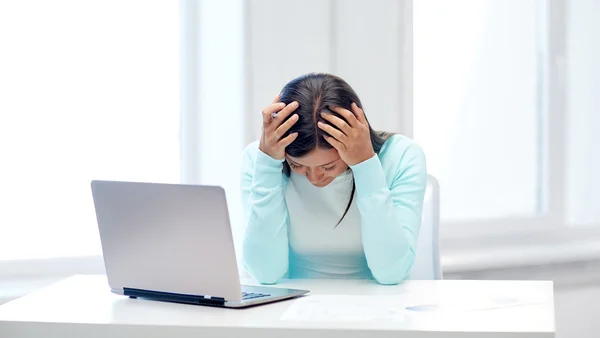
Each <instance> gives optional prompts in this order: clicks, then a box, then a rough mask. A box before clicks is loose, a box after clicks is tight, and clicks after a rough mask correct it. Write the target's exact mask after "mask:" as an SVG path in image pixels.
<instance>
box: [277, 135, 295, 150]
mask: <svg viewBox="0 0 600 338" xmlns="http://www.w3.org/2000/svg"><path fill="white" fill-rule="evenodd" d="M296 137H298V133H291V134H289V135H288V136H286V137H284V138H282V139H281V141H279V145H280V146H282V147H284V148H285V147H287V146H289V145H290V144H291V143H292V142H294V140H295V139H296Z"/></svg>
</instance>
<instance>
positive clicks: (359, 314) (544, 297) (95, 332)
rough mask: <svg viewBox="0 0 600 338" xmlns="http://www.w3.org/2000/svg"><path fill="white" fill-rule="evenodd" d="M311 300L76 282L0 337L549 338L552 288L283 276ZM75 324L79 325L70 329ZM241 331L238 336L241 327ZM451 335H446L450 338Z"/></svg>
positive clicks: (19, 308) (8, 315)
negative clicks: (199, 296) (230, 299)
mask: <svg viewBox="0 0 600 338" xmlns="http://www.w3.org/2000/svg"><path fill="white" fill-rule="evenodd" d="M282 286H286V287H293V288H306V289H309V290H311V291H312V292H311V295H309V296H306V297H303V298H299V299H295V300H287V301H282V302H278V303H273V304H266V305H261V306H257V307H253V308H249V309H245V310H236V309H223V308H212V307H204V306H195V305H184V304H175V303H167V302H158V301H149V300H141V299H129V298H126V297H124V296H118V295H114V294H112V293H110V290H109V287H108V284H107V281H106V278H105V277H104V276H76V277H72V278H69V279H66V280H64V281H62V282H59V283H57V284H55V285H52V286H50V287H48V288H46V289H43V290H40V291H38V292H35V293H33V294H30V295H27V296H25V297H23V298H20V299H17V300H15V301H12V302H9V303H7V304H4V305H2V306H0V336H1V337H23V338H29V337H48V338H53V337H91V336H93V337H111V338H120V337H146V336H148V337H155V338H156V337H182V338H187V337H208V336H219V337H244V338H253V337H257V338H258V337H260V338H271V337H277V338H279V337H286V336H293V337H299V336H305V337H316V336H319V337H325V336H327V337H331V338H337V337H340V338H341V337H343V338H349V337H350V338H352V337H364V336H365V330H367V331H369V332H368V336H369V337H374V338H378V337H403V338H415V337H420V338H423V337H427V338H437V337H447V336H448V335H447V334H448V333H449V332H461V335H460V337H478V338H486V337H490V338H491V337H494V338H504V337H520V338H528V337H532V338H533V337H536V338H540V337H542V338H543V337H554V331H555V326H554V299H553V285H552V282H535V281H452V280H440V281H406V282H405V283H403V284H401V285H395V286H381V285H378V284H377V283H376V282H375V281H369V280H356V279H354V280H350V279H348V280H286V281H283V283H282ZM73 323H78V324H82V325H72V324H73ZM241 329H243V330H241ZM453 337H455V336H453Z"/></svg>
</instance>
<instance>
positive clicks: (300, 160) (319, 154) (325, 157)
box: [286, 148, 340, 167]
mask: <svg viewBox="0 0 600 338" xmlns="http://www.w3.org/2000/svg"><path fill="white" fill-rule="evenodd" d="M286 156H287V158H288V159H289V160H291V161H293V162H294V163H297V164H300V165H303V166H307V167H320V166H323V165H327V164H331V163H332V162H335V161H337V160H339V159H340V155H339V154H338V152H337V150H335V149H333V148H331V149H322V148H317V149H315V150H313V151H311V152H309V153H308V154H306V155H304V156H301V157H293V156H290V155H286Z"/></svg>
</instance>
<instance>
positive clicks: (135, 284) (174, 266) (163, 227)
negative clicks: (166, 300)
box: [91, 181, 242, 301]
mask: <svg viewBox="0 0 600 338" xmlns="http://www.w3.org/2000/svg"><path fill="white" fill-rule="evenodd" d="M91 186H92V194H93V198H94V205H95V209H96V218H97V221H98V228H99V231H100V239H101V242H102V251H103V255H104V264H105V267H106V274H107V277H108V282H109V285H110V287H111V288H112V289H113V290H115V291H117V292H122V290H123V288H133V289H142V290H149V291H161V292H171V293H181V294H188V295H203V296H213V297H219V298H225V299H227V300H233V301H239V300H241V294H242V291H241V286H240V282H239V274H238V268H237V262H236V258H235V250H234V247H233V238H232V233H231V227H230V223H229V213H228V209H227V202H226V198H225V191H224V190H223V188H221V187H215V186H199V185H180V184H161V183H137V182H115V181H92V184H91Z"/></svg>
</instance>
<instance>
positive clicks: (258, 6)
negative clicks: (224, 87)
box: [246, 0, 412, 142]
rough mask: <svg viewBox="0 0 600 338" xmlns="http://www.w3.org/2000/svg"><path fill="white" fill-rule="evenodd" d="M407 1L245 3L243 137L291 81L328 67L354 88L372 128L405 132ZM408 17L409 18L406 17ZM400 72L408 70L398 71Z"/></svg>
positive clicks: (251, 135) (253, 134)
mask: <svg viewBox="0 0 600 338" xmlns="http://www.w3.org/2000/svg"><path fill="white" fill-rule="evenodd" d="M410 4H411V1H404V0H403V1H397V0H373V1H361V0H345V1H338V0H327V1H323V0H309V1H289V0H287V1H281V0H249V1H248V2H247V5H248V9H247V15H246V19H247V20H249V21H248V23H247V25H246V28H247V30H246V36H247V39H248V45H247V53H248V54H247V57H248V61H247V69H246V71H247V73H246V76H247V79H246V81H247V82H246V83H247V87H246V89H247V90H248V92H247V93H248V95H249V96H248V102H247V106H248V107H249V112H250V115H248V119H247V122H248V123H247V127H246V128H247V134H246V142H250V141H252V140H254V139H256V138H257V137H258V132H259V131H260V129H259V127H260V115H259V111H260V109H261V108H263V107H264V106H266V105H268V104H270V103H271V101H272V100H273V97H275V95H277V94H278V93H279V90H280V89H281V88H282V87H283V86H284V85H285V84H286V83H287V82H288V81H290V80H292V79H293V78H295V77H297V76H299V75H302V74H304V73H308V72H329V73H333V74H335V75H338V76H340V77H342V78H343V79H345V80H346V81H347V82H348V83H349V84H350V85H351V86H352V87H353V88H354V89H355V91H356V92H357V94H358V95H359V97H360V98H361V101H362V103H363V105H364V107H365V113H366V114H367V116H368V118H369V120H370V121H371V124H372V125H373V127H374V129H383V130H389V131H395V132H403V133H408V134H410V129H411V128H409V126H408V125H407V124H406V123H405V121H404V120H403V113H404V112H406V111H410V109H412V104H411V102H412V97H411V93H410V92H407V91H404V88H405V87H407V86H408V87H410V86H409V84H411V83H412V77H411V76H412V75H411V71H410V69H412V64H411V59H412V58H411V56H410V55H411V53H410V50H411V49H410V48H411V46H410V39H407V38H405V36H406V35H409V36H410V32H409V31H407V30H406V28H405V26H404V25H405V20H406V19H405V14H406V13H408V14H410V7H408V10H407V9H406V7H407V6H410ZM408 18H410V15H408ZM406 70H408V71H406Z"/></svg>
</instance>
